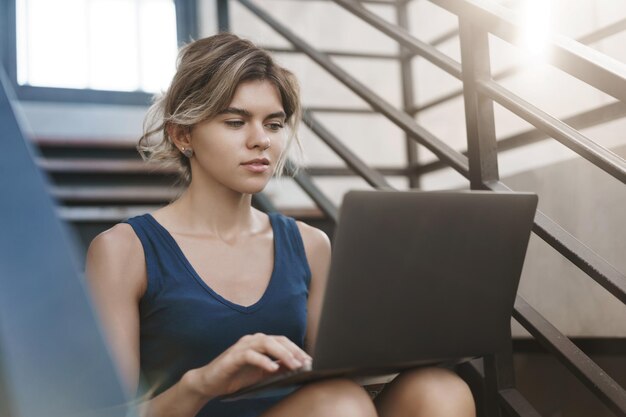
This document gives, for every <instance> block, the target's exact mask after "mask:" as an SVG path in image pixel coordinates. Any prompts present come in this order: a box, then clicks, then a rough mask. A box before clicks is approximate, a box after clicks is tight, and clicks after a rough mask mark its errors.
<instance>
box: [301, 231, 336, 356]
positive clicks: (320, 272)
mask: <svg viewBox="0 0 626 417" xmlns="http://www.w3.org/2000/svg"><path fill="white" fill-rule="evenodd" d="M298 228H299V229H300V234H301V235H302V240H303V242H304V250H305V252H306V257H307V260H308V262H309V268H310V269H311V284H310V286H309V301H308V305H307V309H308V314H307V331H306V338H305V347H306V350H307V352H309V353H311V352H312V351H313V348H314V347H315V340H316V337H317V327H318V325H319V319H320V313H321V311H322V301H323V298H324V291H325V289H326V279H327V276H328V269H329V267H330V252H331V251H330V240H329V239H328V236H326V234H325V233H324V232H322V231H321V230H319V229H316V228H314V227H311V226H309V225H307V224H305V223H302V222H298Z"/></svg>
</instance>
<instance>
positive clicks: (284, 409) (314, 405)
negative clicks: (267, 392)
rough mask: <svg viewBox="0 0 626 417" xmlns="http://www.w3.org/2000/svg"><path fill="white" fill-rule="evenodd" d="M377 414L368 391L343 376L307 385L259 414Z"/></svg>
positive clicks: (365, 416)
mask: <svg viewBox="0 0 626 417" xmlns="http://www.w3.org/2000/svg"><path fill="white" fill-rule="evenodd" d="M294 416H298V417H377V414H376V408H375V407H374V403H373V402H372V400H371V399H370V397H369V395H368V394H367V392H366V391H365V390H364V389H363V388H362V387H361V386H359V385H357V384H355V383H354V382H352V381H350V380H346V379H333V380H328V381H321V382H317V383H314V384H309V385H306V386H304V387H302V388H300V389H299V390H298V391H296V392H294V393H293V394H291V395H289V396H288V397H286V398H285V399H284V400H282V401H281V402H279V403H278V404H276V405H275V406H274V407H272V408H270V409H269V410H267V411H266V412H265V413H263V414H262V416H261V417H294Z"/></svg>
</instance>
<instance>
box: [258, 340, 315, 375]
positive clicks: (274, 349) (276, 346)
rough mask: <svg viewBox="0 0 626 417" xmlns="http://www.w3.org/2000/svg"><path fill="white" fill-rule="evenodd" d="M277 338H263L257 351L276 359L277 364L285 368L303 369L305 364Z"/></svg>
mask: <svg viewBox="0 0 626 417" xmlns="http://www.w3.org/2000/svg"><path fill="white" fill-rule="evenodd" d="M277 339H278V338H277V337H276V336H265V337H263V338H259V339H258V340H257V343H258V344H256V346H255V348H256V350H257V351H260V352H261V353H265V354H266V355H269V356H271V357H273V358H274V359H276V361H277V362H279V363H280V364H282V365H283V366H285V367H287V368H290V369H298V368H301V367H302V366H303V365H304V363H303V362H302V361H300V360H299V359H298V358H297V357H296V356H295V355H294V354H293V353H292V352H291V350H289V349H288V348H287V346H285V344H283V343H280V342H279V341H278V340H277Z"/></svg>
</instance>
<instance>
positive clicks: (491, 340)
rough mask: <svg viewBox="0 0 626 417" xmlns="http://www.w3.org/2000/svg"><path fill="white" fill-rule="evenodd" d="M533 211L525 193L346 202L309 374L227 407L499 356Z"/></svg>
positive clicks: (371, 195) (363, 194)
mask: <svg viewBox="0 0 626 417" xmlns="http://www.w3.org/2000/svg"><path fill="white" fill-rule="evenodd" d="M536 207H537V196H536V195H534V194H529V193H493V192H477V191H466V192H463V191H461V192H394V191H354V192H350V193H348V194H347V195H346V196H345V198H344V202H343V205H342V208H341V213H340V221H339V223H338V227H337V230H336V234H335V240H334V244H333V246H334V247H333V259H332V262H331V268H330V273H329V277H328V284H327V288H326V293H325V297H324V303H323V309H322V314H321V318H320V324H319V330H318V335H317V340H316V346H315V349H314V353H313V369H311V370H302V371H296V372H290V373H288V374H285V375H278V376H272V377H271V378H269V379H267V380H264V381H262V382H260V383H258V384H255V385H252V386H250V387H246V388H243V389H242V390H240V391H238V392H236V393H235V394H233V395H230V396H226V397H223V399H228V400H232V399H240V398H251V397H259V396H264V395H273V394H276V393H277V392H280V391H281V390H284V389H286V388H289V387H294V386H297V385H301V384H304V383H307V382H311V381H315V380H319V379H323V378H328V377H336V376H346V377H358V376H373V375H384V374H389V373H393V372H397V371H401V370H403V369H407V368H412V367H416V366H423V365H434V364H443V363H458V362H459V361H463V360H466V359H468V358H473V357H478V356H482V355H485V354H489V353H494V352H497V351H499V350H501V349H502V348H504V347H505V346H506V344H507V343H509V337H510V324H511V323H510V320H511V313H512V310H513V303H514V300H515V295H516V293H517V287H518V283H519V278H520V274H521V271H522V266H523V263H524V257H525V254H526V248H527V246H528V239H529V236H530V231H531V227H532V224H533V218H534V215H535V209H536Z"/></svg>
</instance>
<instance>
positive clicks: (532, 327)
mask: <svg viewBox="0 0 626 417" xmlns="http://www.w3.org/2000/svg"><path fill="white" fill-rule="evenodd" d="M513 317H514V318H515V319H516V320H517V321H518V322H519V323H520V324H521V325H522V326H524V328H526V330H528V331H529V332H530V333H531V334H532V335H533V336H534V337H535V338H536V339H537V341H539V342H540V343H541V345H543V346H544V347H545V348H547V349H548V350H549V351H550V352H551V353H552V354H553V355H555V356H556V357H557V359H559V361H561V362H562V363H563V364H564V365H565V366H566V367H567V368H568V369H569V370H570V371H571V372H572V373H573V374H574V375H575V376H576V377H577V378H578V379H580V380H581V381H582V382H583V383H584V384H585V385H586V386H587V388H589V389H590V390H591V391H592V392H593V393H594V394H595V395H596V396H597V397H598V398H599V399H600V400H601V401H602V402H603V403H604V404H605V405H606V406H607V407H608V408H609V409H611V411H613V412H614V413H615V415H617V416H622V417H626V390H624V388H622V387H621V386H620V385H619V384H618V383H617V382H616V381H615V380H614V379H613V378H611V377H610V376H609V375H608V374H607V373H606V372H604V370H603V369H602V368H600V367H599V366H598V365H597V364H596V363H595V362H594V361H593V360H592V359H591V358H589V356H587V355H586V354H585V353H584V352H583V351H582V350H580V349H579V348H578V347H577V346H576V345H575V344H574V343H573V342H572V341H571V340H569V339H568V338H567V337H566V336H565V335H564V334H563V333H561V332H560V331H559V330H558V329H557V328H556V327H554V326H553V325H552V324H551V323H550V322H548V321H547V320H546V319H545V318H544V317H543V316H542V315H541V314H539V313H538V312H537V311H536V310H535V309H534V308H532V307H531V306H530V305H529V304H528V303H527V302H526V300H524V298H523V297H521V296H517V298H516V300H515V307H514V310H513Z"/></svg>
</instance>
